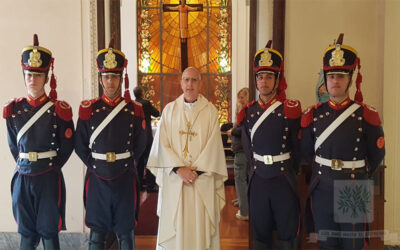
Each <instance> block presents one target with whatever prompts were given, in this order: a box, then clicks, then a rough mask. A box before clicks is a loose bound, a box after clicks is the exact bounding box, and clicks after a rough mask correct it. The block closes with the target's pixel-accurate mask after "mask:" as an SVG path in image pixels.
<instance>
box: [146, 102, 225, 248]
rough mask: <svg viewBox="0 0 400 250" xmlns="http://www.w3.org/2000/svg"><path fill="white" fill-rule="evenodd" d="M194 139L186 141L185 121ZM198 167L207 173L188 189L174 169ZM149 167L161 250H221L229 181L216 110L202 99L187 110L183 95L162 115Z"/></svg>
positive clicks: (169, 105) (186, 129) (158, 243)
mask: <svg viewBox="0 0 400 250" xmlns="http://www.w3.org/2000/svg"><path fill="white" fill-rule="evenodd" d="M188 121H189V122H190V123H191V124H192V128H191V131H192V132H195V133H196V135H195V136H193V135H192V136H189V138H188V154H187V155H186V157H185V156H184V155H185V154H184V148H185V145H186V136H187V135H186V134H180V131H184V132H187V131H188V128H187V122H188ZM182 166H194V167H197V170H199V171H203V172H205V173H204V174H202V175H200V176H199V177H198V178H197V180H196V181H195V182H194V184H193V185H189V186H188V185H184V184H183V181H182V179H181V178H180V177H179V176H178V175H177V174H175V173H174V172H173V171H172V168H174V167H182ZM147 168H148V169H149V170H150V171H151V172H152V173H153V174H154V175H155V176H156V182H157V184H158V185H159V195H158V205H157V214H158V216H159V228H158V237H157V249H166V250H188V249H190V250H206V249H212V250H215V249H219V248H220V244H219V221H220V212H221V210H222V208H223V207H224V206H225V190H224V181H225V180H226V179H227V169H226V161H225V154H224V149H223V145H222V138H221V132H220V127H219V122H218V111H217V109H216V108H215V107H214V105H213V104H211V103H210V102H208V101H207V99H206V98H204V97H203V96H202V95H199V98H198V99H197V102H196V103H195V105H194V106H193V108H189V107H187V106H186V105H184V99H183V95H181V96H180V97H178V98H177V99H176V100H175V101H173V102H171V103H169V104H168V105H167V106H166V107H165V108H164V110H163V113H162V116H161V120H160V123H159V125H158V128H157V131H156V135H155V138H154V141H153V145H152V148H151V152H150V155H149V160H148V163H147Z"/></svg>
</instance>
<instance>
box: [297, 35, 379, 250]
mask: <svg viewBox="0 0 400 250" xmlns="http://www.w3.org/2000/svg"><path fill="white" fill-rule="evenodd" d="M335 55H336V56H335ZM338 55H339V56H338ZM340 55H341V56H340ZM334 59H335V60H334ZM340 62H342V63H340ZM359 62H360V60H359V58H358V57H357V52H356V51H355V50H354V49H353V48H351V47H349V46H346V45H341V43H340V44H339V43H338V44H335V45H333V46H330V47H329V48H328V49H327V50H326V53H325V57H324V73H325V78H326V75H327V74H331V73H334V74H345V73H347V74H350V77H351V75H352V73H353V70H354V69H355V68H356V66H358V67H359ZM358 74H359V76H358V77H357V80H356V84H357V92H356V97H355V99H356V100H355V101H353V100H350V98H347V99H345V100H344V101H343V102H342V103H340V104H337V103H334V102H333V101H332V100H329V101H328V102H326V103H318V104H316V105H314V106H312V107H310V108H308V109H307V110H306V111H305V112H304V114H303V116H302V121H301V126H302V152H303V155H304V158H305V160H306V161H307V162H308V163H309V164H310V165H312V177H311V182H310V186H309V192H308V198H309V199H308V202H307V208H306V213H307V217H308V218H307V221H308V229H309V231H313V230H314V226H315V230H316V232H317V233H319V236H318V240H319V242H320V244H321V248H322V249H362V248H363V247H364V236H363V235H362V234H361V237H344V235H343V234H340V233H341V232H342V233H343V232H344V233H349V232H350V233H351V232H364V231H365V230H366V229H367V224H366V223H367V222H368V221H367V219H366V216H367V215H366V214H363V217H364V218H363V217H362V218H361V222H360V221H358V222H357V221H356V222H354V221H351V220H349V221H343V220H342V219H341V217H340V216H339V215H340V214H341V212H343V211H344V210H342V209H341V206H342V205H343V204H342V203H340V198H337V197H336V198H335V196H334V192H335V189H336V190H340V189H341V188H342V187H343V185H344V184H345V185H347V186H348V187H352V186H353V185H354V184H357V183H362V182H359V181H363V180H367V179H368V178H369V177H371V176H372V175H373V173H374V172H375V171H376V169H377V168H378V166H379V164H380V162H381V161H382V159H383V157H384V154H385V148H384V137H383V130H382V127H381V121H380V118H379V114H378V113H377V111H376V110H375V109H374V108H372V107H370V106H368V105H366V104H364V103H362V95H361V91H360V83H361V75H360V72H359V71H358ZM325 82H326V81H325ZM342 181H345V182H342ZM343 183H344V184H343ZM356 194H357V195H362V193H361V192H356ZM342 195H343V193H342ZM340 197H343V196H340ZM369 199H372V201H373V197H372V196H371V197H369ZM341 204H342V205H341ZM349 204H350V203H349ZM342 207H343V206H342ZM312 219H313V220H314V223H313V221H312ZM363 221H365V223H363ZM324 233H326V234H327V235H329V236H328V237H322V236H323V234H324ZM333 235H335V236H333Z"/></svg>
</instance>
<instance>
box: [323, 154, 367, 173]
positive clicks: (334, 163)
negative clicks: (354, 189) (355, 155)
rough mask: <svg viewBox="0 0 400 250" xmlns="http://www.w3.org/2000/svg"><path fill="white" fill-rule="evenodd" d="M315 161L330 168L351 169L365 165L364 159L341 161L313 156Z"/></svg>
mask: <svg viewBox="0 0 400 250" xmlns="http://www.w3.org/2000/svg"><path fill="white" fill-rule="evenodd" d="M315 162H316V163H319V164H321V165H324V166H327V167H330V168H332V169H333V170H342V169H343V168H346V169H353V168H362V167H365V160H358V161H342V160H339V159H331V160H330V159H325V158H322V157H319V156H315Z"/></svg>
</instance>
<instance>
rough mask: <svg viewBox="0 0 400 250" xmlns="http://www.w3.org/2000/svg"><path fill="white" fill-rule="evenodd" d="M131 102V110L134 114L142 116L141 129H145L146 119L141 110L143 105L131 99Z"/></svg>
mask: <svg viewBox="0 0 400 250" xmlns="http://www.w3.org/2000/svg"><path fill="white" fill-rule="evenodd" d="M132 104H133V111H134V112H135V116H138V117H140V118H142V129H143V130H146V120H145V119H144V112H143V107H142V104H141V103H139V104H140V105H139V104H138V103H137V102H136V101H133V100H132Z"/></svg>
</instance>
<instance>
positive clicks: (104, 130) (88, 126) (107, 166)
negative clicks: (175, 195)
mask: <svg viewBox="0 0 400 250" xmlns="http://www.w3.org/2000/svg"><path fill="white" fill-rule="evenodd" d="M107 60H109V61H107ZM124 65H125V66H126V62H125V57H124V55H123V53H122V52H120V51H118V50H115V49H112V45H111V44H110V46H109V48H108V49H104V50H101V51H99V54H98V67H99V70H100V72H108V71H110V70H114V71H117V70H119V71H120V72H121V74H122V71H123V69H124ZM126 77H127V76H125V81H126V80H127V79H126ZM125 87H126V90H125V96H124V97H122V96H117V97H116V98H115V99H114V100H110V99H109V98H108V97H107V96H106V95H103V96H102V97H101V98H96V99H92V100H86V101H82V103H81V105H80V108H79V119H78V124H77V132H76V144H75V151H76V153H77V154H78V156H79V157H80V158H81V160H82V161H83V162H84V163H85V165H86V166H87V168H88V169H87V172H86V177H85V190H84V204H85V207H86V216H85V223H86V225H87V226H88V227H89V228H90V229H91V235H90V245H89V249H103V248H104V240H105V234H106V233H107V232H109V231H110V232H111V231H112V232H115V233H116V234H117V236H118V241H119V244H120V248H121V249H122V248H123V249H133V248H134V245H133V242H134V238H133V231H134V226H135V222H136V220H137V218H138V208H139V195H138V194H139V193H138V191H139V189H138V187H137V184H138V183H137V175H136V168H135V163H134V160H136V161H137V159H138V158H139V157H140V156H141V154H142V152H143V150H144V147H145V143H146V135H145V126H146V125H145V121H144V115H143V110H142V107H141V106H140V105H138V104H136V103H135V102H134V101H132V100H131V99H130V96H129V92H128V91H129V90H128V89H127V85H125Z"/></svg>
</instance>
